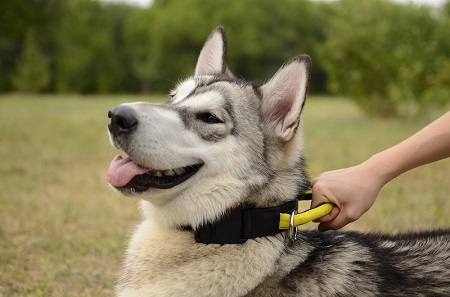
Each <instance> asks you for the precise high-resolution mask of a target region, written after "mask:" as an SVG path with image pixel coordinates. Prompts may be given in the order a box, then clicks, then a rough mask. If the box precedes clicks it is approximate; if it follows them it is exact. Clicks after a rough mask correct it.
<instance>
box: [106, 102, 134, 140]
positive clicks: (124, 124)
mask: <svg viewBox="0 0 450 297" xmlns="http://www.w3.org/2000/svg"><path fill="white" fill-rule="evenodd" d="M108 117H109V118H110V121H109V124H108V130H109V132H111V134H112V136H114V137H117V136H119V135H124V134H130V133H131V132H133V131H134V130H136V128H137V126H138V120H137V116H136V113H135V111H134V110H133V109H132V108H131V107H129V106H126V105H119V106H116V107H114V108H112V109H111V110H110V111H109V112H108Z"/></svg>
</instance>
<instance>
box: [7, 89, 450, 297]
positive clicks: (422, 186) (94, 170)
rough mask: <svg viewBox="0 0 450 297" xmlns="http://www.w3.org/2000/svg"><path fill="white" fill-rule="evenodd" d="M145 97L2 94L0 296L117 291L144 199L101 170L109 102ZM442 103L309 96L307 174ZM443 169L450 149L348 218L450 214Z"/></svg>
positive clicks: (349, 159) (392, 227) (388, 223)
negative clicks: (406, 104) (403, 113)
mask: <svg viewBox="0 0 450 297" xmlns="http://www.w3.org/2000/svg"><path fill="white" fill-rule="evenodd" d="M148 99H153V100H157V99H161V98H158V97H145V96H95V97H89V96H86V97H83V96H40V97H36V96H19V95H4V96H0V189H1V195H0V296H111V295H112V294H113V288H114V282H115V279H116V275H117V273H118V271H119V268H120V264H121V259H122V254H123V250H124V247H125V244H126V241H127V238H128V236H129V235H130V233H131V231H132V228H133V226H134V225H136V223H137V222H138V221H139V211H138V209H137V207H136V205H137V201H136V200H132V199H126V198H124V197H121V196H119V195H117V194H116V193H114V192H113V191H112V190H111V189H110V188H109V186H108V185H107V183H106V181H105V173H106V169H107V167H108V165H109V162H110V161H111V159H112V158H113V156H114V155H115V154H116V151H115V150H114V149H113V148H111V146H110V145H109V142H108V138H107V135H106V124H107V121H108V119H107V116H106V114H107V111H108V110H109V108H110V107H112V106H115V105H117V104H119V103H121V102H124V101H137V100H139V101H141V100H148ZM443 113H444V111H441V112H436V113H435V114H431V115H428V116H424V117H422V118H414V119H390V120H379V119H368V118H366V117H364V116H363V115H362V114H361V113H360V112H359V111H358V109H356V108H355V106H354V105H352V103H351V102H349V101H345V100H336V99H330V98H318V97H312V98H310V99H309V101H308V103H307V106H306V110H305V114H304V132H305V140H306V155H307V159H308V163H309V168H310V174H311V177H314V176H315V175H317V174H319V173H321V172H323V171H327V170H332V169H336V168H340V167H347V166H351V165H354V164H356V163H358V162H361V161H363V160H364V159H366V158H368V157H369V156H371V155H372V154H374V153H376V152H378V151H380V150H382V149H385V148H387V147H389V146H391V145H394V144H395V143H397V142H399V141H401V140H402V139H404V138H406V137H407V136H409V135H411V134H412V133H414V132H415V131H417V130H418V129H420V128H421V127H423V126H425V125H426V124H427V123H429V122H430V121H432V120H433V119H434V118H436V117H437V116H438V115H439V114H443ZM449 176H450V160H445V161H442V162H438V163H435V164H432V165H427V166H424V167H422V168H421V169H416V170H413V171H411V172H409V173H407V174H405V175H403V176H401V177H399V178H398V179H396V180H394V181H392V182H391V183H390V184H389V185H387V186H386V187H385V189H383V191H382V193H381V195H380V197H379V199H378V201H377V202H376V203H375V205H374V207H373V208H372V209H371V210H370V211H369V212H368V213H367V214H365V215H364V216H363V217H362V218H361V219H360V220H358V221H357V222H355V223H353V224H351V225H350V226H349V227H347V229H359V230H377V231H386V232H393V231H398V230H411V229H415V230H417V229H427V228H433V227H444V226H449V225H450V219H449V217H450V216H448V213H449V212H450V201H449V200H450V199H449V196H450V184H449V183H448V180H449ZM308 227H314V225H308Z"/></svg>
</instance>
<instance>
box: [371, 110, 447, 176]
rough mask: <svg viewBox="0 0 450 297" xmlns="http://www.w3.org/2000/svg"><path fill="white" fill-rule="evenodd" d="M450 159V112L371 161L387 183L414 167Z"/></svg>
mask: <svg viewBox="0 0 450 297" xmlns="http://www.w3.org/2000/svg"><path fill="white" fill-rule="evenodd" d="M447 157H450V112H447V113H446V114H445V115H443V116H442V117H440V118H439V119H437V120H436V121H434V122H433V123H431V124H430V125H428V126H426V127H425V128H423V129H422V130H420V131H419V132H417V133H416V134H414V135H413V136H411V137H410V138H408V139H406V140H404V141H403V142H401V143H399V144H397V145H395V146H393V147H391V148H389V149H387V150H385V151H383V152H380V153H378V154H376V155H374V156H372V157H371V158H370V159H368V160H367V161H366V162H365V163H367V165H368V166H371V167H372V168H374V169H375V173H376V174H378V176H377V177H378V178H379V179H380V181H381V182H382V183H383V184H385V183H387V182H389V181H390V180H392V179H394V178H395V177H397V176H399V175H400V174H402V173H404V172H406V171H408V170H411V169H413V168H416V167H419V166H422V165H425V164H428V163H431V162H435V161H438V160H441V159H444V158H447Z"/></svg>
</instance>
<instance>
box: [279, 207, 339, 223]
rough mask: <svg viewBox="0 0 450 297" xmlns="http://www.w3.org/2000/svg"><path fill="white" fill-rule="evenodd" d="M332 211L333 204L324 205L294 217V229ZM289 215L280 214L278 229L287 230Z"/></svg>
mask: <svg viewBox="0 0 450 297" xmlns="http://www.w3.org/2000/svg"><path fill="white" fill-rule="evenodd" d="M332 209H333V203H330V202H328V203H324V204H321V205H319V206H316V207H314V208H311V209H308V210H306V211H304V212H301V213H298V214H296V215H295V216H294V227H297V226H299V225H303V224H306V223H309V222H312V221H314V220H316V219H318V218H321V217H323V216H325V215H327V214H329V213H330V211H331V210H332ZM290 220H291V215H290V214H288V213H282V214H280V229H289V222H290Z"/></svg>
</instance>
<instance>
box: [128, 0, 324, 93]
mask: <svg viewBox="0 0 450 297" xmlns="http://www.w3.org/2000/svg"><path fill="white" fill-rule="evenodd" d="M317 6H318V5H316V4H313V3H311V2H309V1H304V0H297V1H287V0H284V1H271V0H260V1H259V0H242V1H227V0H217V1H203V0H184V1H155V2H154V4H153V6H152V7H150V8H148V9H146V10H143V11H137V12H136V13H135V14H134V15H130V17H129V18H128V21H127V26H126V30H125V36H126V40H127V44H128V45H129V47H128V49H129V55H130V57H131V59H132V61H133V63H132V64H133V70H134V72H135V75H136V76H137V77H139V80H140V82H141V86H142V89H143V90H161V89H164V90H167V88H169V87H171V86H172V85H173V83H174V81H176V80H178V79H179V78H180V77H185V76H187V75H190V74H192V73H193V70H194V66H195V61H196V58H197V56H198V53H199V51H200V49H201V47H202V45H203V43H204V41H205V38H206V36H208V35H209V33H210V32H211V31H212V30H213V29H214V28H215V27H217V26H218V25H223V26H225V28H226V30H227V34H228V35H229V36H230V39H229V51H228V52H229V64H230V68H231V70H232V71H233V72H235V73H236V74H238V75H239V76H243V77H246V78H248V79H256V78H262V77H264V76H268V75H269V74H270V73H272V72H274V71H275V70H276V69H277V68H278V67H280V65H281V64H282V63H283V62H284V61H286V60H287V59H289V58H291V57H292V56H294V55H298V54H301V53H308V54H310V55H312V56H313V58H314V56H315V52H316V46H317V44H319V43H320V42H321V38H322V36H323V34H322V30H323V26H322V22H321V20H322V18H324V15H321V14H320V10H319V9H318V8H317ZM315 73H317V74H320V73H321V71H320V67H317V69H316V72H315ZM315 81H317V82H319V81H320V77H319V76H318V79H317V80H315ZM318 85H319V84H318ZM318 88H319V87H318Z"/></svg>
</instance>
